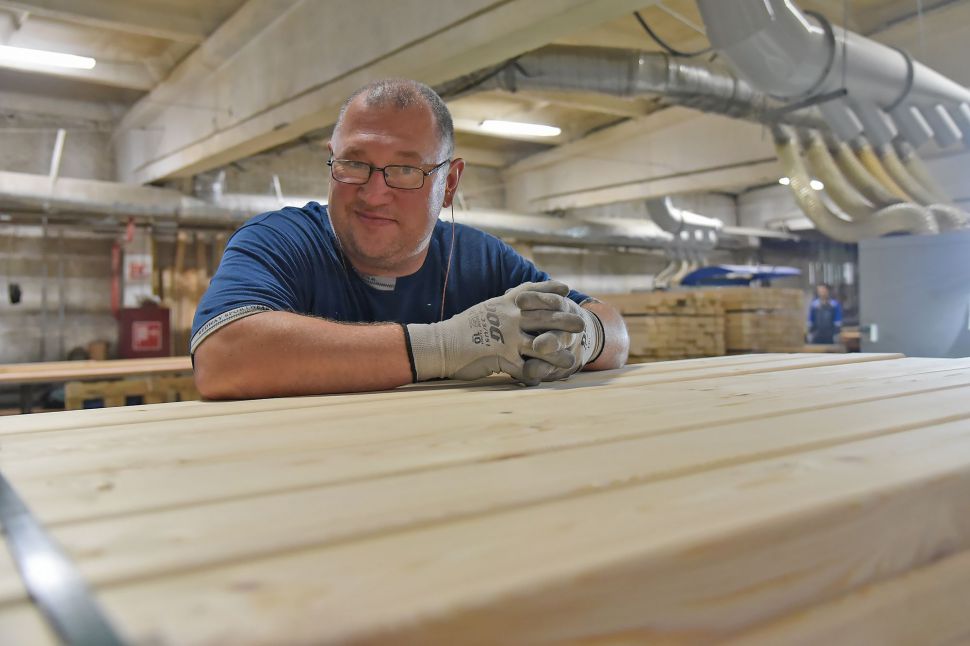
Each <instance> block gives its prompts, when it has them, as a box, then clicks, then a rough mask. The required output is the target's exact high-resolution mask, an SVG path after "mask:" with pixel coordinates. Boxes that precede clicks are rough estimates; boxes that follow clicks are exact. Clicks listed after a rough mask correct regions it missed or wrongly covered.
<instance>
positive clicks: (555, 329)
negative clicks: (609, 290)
mask: <svg viewBox="0 0 970 646" xmlns="http://www.w3.org/2000/svg"><path fill="white" fill-rule="evenodd" d="M517 302H518V304H519V307H520V309H521V310H522V316H523V318H526V319H529V320H530V322H531V325H532V326H533V329H544V330H545V332H543V333H542V334H540V335H539V336H537V337H536V338H535V340H534V341H533V342H532V349H531V351H526V352H525V354H527V355H528V356H530V357H535V358H534V359H529V360H527V361H526V365H525V367H524V369H523V378H524V381H528V382H535V381H537V380H538V381H557V380H559V379H565V378H566V377H568V376H570V375H571V374H573V373H575V372H578V371H580V370H582V369H583V367H584V366H585V365H586V364H587V363H589V362H590V361H595V360H596V359H597V358H598V357H599V355H600V353H601V352H602V351H603V344H604V342H605V338H604V334H603V323H602V321H600V319H599V317H598V316H596V315H595V314H594V313H592V312H590V311H589V310H587V309H584V308H582V307H580V306H579V305H577V304H576V303H575V302H573V301H571V300H569V299H568V298H564V297H563V296H561V295H559V294H548V293H541V292H536V291H530V292H524V293H522V294H520V295H519V297H518V299H517ZM577 320H578V321H579V324H577V323H576V321H577Z"/></svg>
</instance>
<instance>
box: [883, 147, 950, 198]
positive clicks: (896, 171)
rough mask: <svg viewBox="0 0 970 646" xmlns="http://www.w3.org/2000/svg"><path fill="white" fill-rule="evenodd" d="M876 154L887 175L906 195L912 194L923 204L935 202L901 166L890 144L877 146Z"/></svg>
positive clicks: (901, 163)
mask: <svg viewBox="0 0 970 646" xmlns="http://www.w3.org/2000/svg"><path fill="white" fill-rule="evenodd" d="M876 156H877V157H879V162H880V163H881V164H882V166H883V168H885V169H886V172H887V173H888V174H889V176H890V177H891V178H892V179H893V181H894V182H896V184H898V185H899V188H901V189H903V190H904V191H905V192H906V194H907V195H910V196H912V198H913V199H914V200H916V201H917V202H918V203H919V204H922V205H923V206H929V205H930V204H935V203H936V202H937V200H936V199H934V198H933V196H932V195H930V192H929V191H927V190H926V189H925V188H923V185H922V184H920V183H919V182H917V181H916V180H915V179H913V176H912V175H910V174H909V172H907V170H906V169H905V168H904V167H903V162H901V161H900V160H899V157H898V156H897V155H896V151H895V150H894V149H893V147H892V146H891V145H886V146H879V148H877V149H876Z"/></svg>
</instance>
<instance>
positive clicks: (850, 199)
mask: <svg viewBox="0 0 970 646" xmlns="http://www.w3.org/2000/svg"><path fill="white" fill-rule="evenodd" d="M806 141H807V146H806V148H805V157H806V159H807V160H808V164H809V166H810V167H811V169H812V173H813V174H814V175H815V177H817V178H818V179H820V180H821V181H822V183H823V184H825V192H826V193H827V194H828V195H829V196H830V197H831V198H832V200H833V201H834V202H835V204H836V205H837V206H838V207H839V208H840V209H841V210H842V211H844V212H845V213H846V214H847V215H849V217H851V218H852V221H853V222H865V221H867V220H870V219H872V217H873V215H875V213H876V208H875V206H873V204H872V203H871V202H870V201H869V200H867V199H866V198H865V196H864V195H862V193H860V192H859V191H858V190H857V189H856V188H855V187H854V186H852V184H851V183H850V182H849V181H848V180H847V179H846V177H845V175H844V174H842V171H840V170H839V167H838V165H837V164H836V162H835V159H833V158H832V153H830V152H829V149H828V147H827V146H826V145H825V142H824V141H823V140H822V137H821V135H819V133H818V132H816V131H811V132H810V133H809V134H808V135H807V137H806Z"/></svg>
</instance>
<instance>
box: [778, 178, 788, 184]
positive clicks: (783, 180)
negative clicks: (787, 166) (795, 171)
mask: <svg viewBox="0 0 970 646" xmlns="http://www.w3.org/2000/svg"><path fill="white" fill-rule="evenodd" d="M778 183H779V184H781V185H782V186H788V185H789V184H791V180H790V179H788V178H787V177H781V178H779V179H778Z"/></svg>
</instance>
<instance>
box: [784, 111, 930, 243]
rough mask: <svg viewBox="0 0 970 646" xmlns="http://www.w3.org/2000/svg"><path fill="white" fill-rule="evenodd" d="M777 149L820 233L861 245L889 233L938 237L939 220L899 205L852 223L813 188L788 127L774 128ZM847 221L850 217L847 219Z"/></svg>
mask: <svg viewBox="0 0 970 646" xmlns="http://www.w3.org/2000/svg"><path fill="white" fill-rule="evenodd" d="M775 149H776V150H777V152H778V159H779V161H780V162H781V165H782V169H783V171H784V173H785V174H786V175H787V176H788V178H789V180H790V181H789V188H790V189H791V191H792V194H793V195H794V197H795V201H796V202H797V203H798V205H799V207H801V209H802V211H803V212H804V213H805V215H806V216H808V218H809V219H810V220H811V221H812V222H814V223H815V226H816V227H817V228H818V230H819V231H820V232H822V233H824V234H825V235H827V236H828V237H830V238H832V239H834V240H838V241H840V242H858V241H860V240H864V239H866V238H875V237H878V236H882V235H886V234H888V233H937V232H938V231H939V228H938V227H937V224H936V220H935V219H934V218H933V216H932V215H931V214H930V213H929V212H928V211H927V210H926V209H923V208H920V207H918V206H915V205H910V204H898V205H893V206H890V207H886V208H883V209H881V210H880V211H877V212H876V214H875V215H874V216H873V217H872V218H871V219H869V220H867V221H864V222H849V221H847V220H845V219H843V218H841V217H839V215H837V214H836V213H833V212H832V211H830V210H829V209H828V208H826V206H825V205H824V204H823V203H822V200H821V199H819V195H818V193H817V192H816V191H815V189H813V188H812V186H811V183H810V182H811V177H809V174H808V171H807V170H806V168H805V164H804V163H803V162H802V158H801V145H800V144H799V142H798V138H797V137H796V136H795V135H794V132H793V131H792V130H791V129H790V128H788V127H786V126H778V127H776V128H775ZM846 217H848V216H846Z"/></svg>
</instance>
